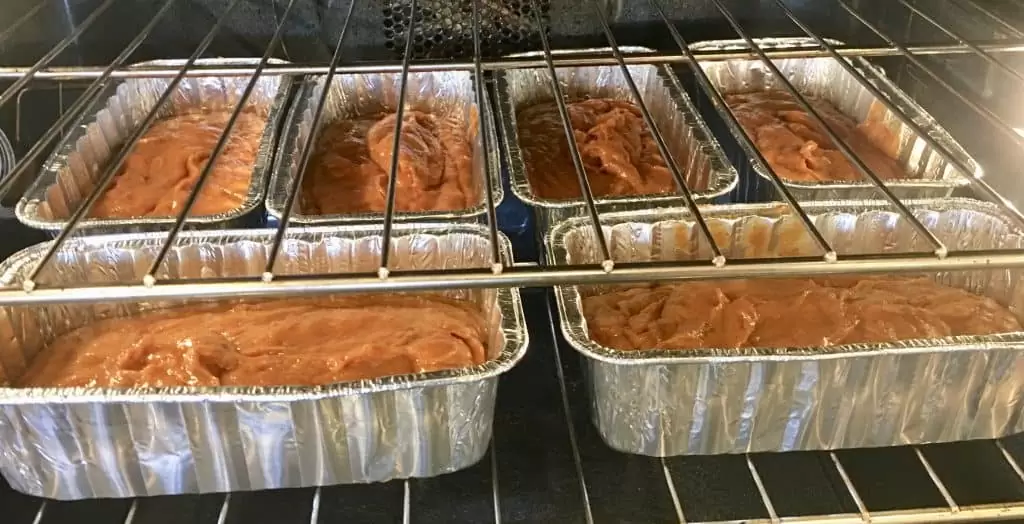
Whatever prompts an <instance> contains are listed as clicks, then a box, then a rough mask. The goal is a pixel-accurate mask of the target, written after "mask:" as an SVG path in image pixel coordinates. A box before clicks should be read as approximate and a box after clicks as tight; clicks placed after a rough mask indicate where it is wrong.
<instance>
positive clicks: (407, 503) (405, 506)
mask: <svg viewBox="0 0 1024 524" xmlns="http://www.w3.org/2000/svg"><path fill="white" fill-rule="evenodd" d="M411 502H412V501H411V497H410V495H409V481H408V480H406V481H403V482H402V524H410V523H411V522H412V503H411Z"/></svg>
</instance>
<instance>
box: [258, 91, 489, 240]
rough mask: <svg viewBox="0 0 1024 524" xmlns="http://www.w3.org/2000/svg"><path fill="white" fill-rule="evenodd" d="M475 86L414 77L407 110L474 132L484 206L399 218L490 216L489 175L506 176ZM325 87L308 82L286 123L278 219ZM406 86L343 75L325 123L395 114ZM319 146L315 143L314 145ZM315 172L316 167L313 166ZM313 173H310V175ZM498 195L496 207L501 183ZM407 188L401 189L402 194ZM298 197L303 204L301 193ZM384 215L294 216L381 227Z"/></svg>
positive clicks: (276, 181) (274, 196)
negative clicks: (485, 125)
mask: <svg viewBox="0 0 1024 524" xmlns="http://www.w3.org/2000/svg"><path fill="white" fill-rule="evenodd" d="M474 82H475V80H474V78H473V76H472V75H471V74H470V73H469V72H466V71H446V72H437V73H410V74H409V78H408V85H407V86H405V89H406V96H407V98H406V104H405V109H406V110H420V111H425V112H429V113H432V114H435V115H444V116H448V117H452V118H455V119H456V120H457V121H459V122H461V123H464V124H465V126H466V128H467V129H468V130H469V133H467V137H468V138H469V140H470V143H471V144H472V147H473V163H472V168H471V169H472V171H473V174H474V178H475V180H476V184H477V185H476V189H477V191H478V192H479V199H478V202H477V203H476V204H475V205H474V206H472V207H470V208H468V209H459V210H453V211H433V212H424V213H409V212H395V213H394V220H395V221H396V222H402V221H413V220H418V221H436V220H450V219H469V220H473V219H477V220H479V218H480V217H481V216H482V215H484V214H485V213H486V211H487V209H486V198H485V197H486V195H485V193H484V191H486V187H487V183H486V177H488V176H490V177H491V178H492V179H493V180H495V181H497V180H500V176H501V172H500V168H499V167H498V166H499V161H498V154H497V150H496V149H492V150H491V151H487V152H485V151H484V148H483V140H482V136H481V134H480V131H481V126H480V118H479V114H478V106H477V104H476V103H475V100H476V96H475V93H474V85H473V83H474ZM323 88H324V78H323V77H319V78H316V79H314V80H307V81H306V82H304V83H303V85H302V87H301V88H300V89H299V92H298V94H297V96H296V102H295V103H294V104H292V108H291V110H290V111H289V115H288V119H287V121H286V124H285V125H286V129H287V131H286V132H285V135H284V137H283V140H282V154H281V155H279V157H278V159H277V161H276V162H275V163H276V165H275V167H274V173H273V176H272V177H271V179H270V192H269V194H268V195H267V201H266V203H267V213H268V214H269V215H270V216H271V217H273V218H274V219H280V217H281V215H282V212H283V209H284V207H285V206H286V205H287V202H288V198H289V196H290V195H289V189H290V185H291V182H292V179H293V178H294V177H295V171H296V169H297V163H298V160H299V156H300V153H301V149H302V145H303V144H305V142H306V140H307V139H308V137H309V134H310V129H311V127H312V126H313V124H314V122H313V120H314V118H313V117H314V107H315V102H316V101H317V100H318V99H319V97H320V96H321V94H322V92H323ZM401 89H402V85H401V83H400V81H399V75H397V74H389V73H369V74H350V75H337V76H335V77H334V80H333V81H332V82H331V87H330V90H329V92H328V95H327V96H328V98H327V105H326V106H325V108H324V112H323V115H322V117H321V119H320V121H319V125H321V126H328V125H330V124H331V123H333V122H336V121H338V120H342V119H345V118H353V117H358V116H360V115H367V114H376V113H379V112H381V111H394V110H395V109H396V105H397V99H398V96H399V91H400V90H401ZM484 102H485V103H484V110H485V111H490V105H489V104H488V103H487V101H486V100H485V101H484ZM486 132H487V133H488V136H489V143H491V144H495V143H497V137H496V136H495V134H494V129H492V128H487V129H486ZM314 147H315V145H314ZM485 154H488V155H490V157H491V158H490V165H491V166H492V171H491V173H486V172H485V166H484V158H483V157H484V155H485ZM310 168H312V167H310ZM308 174H309V173H307V175H308ZM493 187H494V190H493V191H492V196H493V199H494V203H495V205H497V204H500V203H501V199H502V188H501V184H498V183H496V184H494V185H493ZM400 190H401V189H399V191H400ZM299 191H300V195H299V196H298V198H299V200H300V201H301V198H302V196H301V191H302V189H301V188H300V189H299ZM383 218H384V212H379V213H359V214H356V213H353V214H344V215H343V214H335V215H310V214H304V213H302V212H301V209H300V207H299V206H298V202H297V203H296V207H295V210H294V212H293V213H292V215H291V221H290V223H291V224H294V225H328V224H353V223H379V222H381V221H382V220H383Z"/></svg>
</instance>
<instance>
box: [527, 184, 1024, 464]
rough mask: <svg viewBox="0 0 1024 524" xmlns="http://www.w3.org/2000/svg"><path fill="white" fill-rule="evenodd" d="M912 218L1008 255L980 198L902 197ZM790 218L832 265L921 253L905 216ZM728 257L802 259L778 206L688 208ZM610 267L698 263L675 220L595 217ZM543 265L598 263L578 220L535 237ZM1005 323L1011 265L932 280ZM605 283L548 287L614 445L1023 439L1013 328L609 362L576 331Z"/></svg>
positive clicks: (808, 245) (1003, 229)
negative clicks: (833, 253) (974, 298)
mask: <svg viewBox="0 0 1024 524" xmlns="http://www.w3.org/2000/svg"><path fill="white" fill-rule="evenodd" d="M908 204H909V205H910V208H911V209H912V210H914V213H915V216H917V217H918V218H919V219H920V220H922V221H923V222H925V223H926V224H927V225H928V227H929V228H930V229H931V230H932V231H934V232H935V233H936V234H937V235H938V236H939V237H940V238H942V239H943V241H945V242H947V243H949V244H950V245H953V246H956V248H957V249H959V250H987V249H998V248H1004V247H1020V246H1022V245H1024V234H1022V232H1021V230H1020V229H1017V228H1015V227H1013V225H1012V223H1011V222H1010V221H1009V220H1008V218H1007V217H1006V216H1005V214H1004V213H1002V212H1000V211H999V209H998V208H997V207H996V206H994V205H991V204H988V203H983V202H979V201H974V200H963V199H943V200H932V201H928V200H922V201H908ZM805 209H806V210H807V212H808V214H809V216H811V217H812V219H813V220H814V222H815V225H816V226H817V227H819V228H820V230H821V231H823V232H824V233H825V234H826V235H827V237H828V239H829V241H830V242H831V243H833V245H835V246H836V247H837V249H838V251H839V252H840V254H841V256H842V255H850V254H856V253H885V252H895V251H920V250H927V248H928V244H927V242H926V241H925V240H924V239H922V238H921V237H920V236H919V235H916V234H915V233H914V229H913V227H912V226H911V225H910V224H909V223H908V222H909V221H908V220H907V219H906V218H905V217H902V216H901V215H900V214H898V213H895V212H893V211H891V210H889V209H888V208H887V207H886V206H885V205H884V204H882V203H877V202H876V203H871V202H862V203H850V202H820V203H814V204H808V205H807V206H806V207H805ZM703 211H704V216H705V217H706V218H707V220H708V224H709V226H711V229H712V230H713V231H714V232H715V237H716V241H717V242H718V244H719V246H721V247H722V248H723V250H724V251H725V252H726V256H729V257H731V258H734V259H740V258H752V257H755V258H756V257H767V258H773V257H779V256H792V255H794V254H800V253H802V252H805V251H807V250H808V249H813V245H814V244H813V242H812V241H811V239H810V238H808V237H807V236H806V233H804V232H803V230H802V228H801V226H800V224H799V223H798V221H797V219H796V218H795V217H793V215H792V214H791V213H789V212H788V211H786V209H785V207H782V206H779V205H775V204H768V205H744V206H716V207H710V208H706V209H704V210H703ZM604 231H605V234H606V236H607V237H608V243H609V246H611V249H612V252H613V257H614V258H615V260H617V261H628V260H634V261H639V260H644V261H664V260H685V259H693V258H701V257H703V256H706V254H707V252H708V250H707V246H706V244H703V243H700V242H698V236H697V234H696V233H695V227H694V224H693V220H692V217H691V216H690V215H689V213H687V212H685V211H682V210H680V211H678V212H675V213H667V212H664V211H661V212H656V211H649V210H647V211H637V212H623V213H615V214H609V215H605V217H604ZM547 245H548V254H549V260H550V261H551V262H552V263H555V264H566V263H581V262H584V261H587V260H593V259H594V258H595V257H598V256H599V255H597V250H596V248H595V246H594V242H593V234H592V233H591V230H590V228H589V226H588V225H587V224H585V223H584V222H583V221H582V220H581V219H578V218H577V219H571V220H568V221H564V222H562V223H560V224H558V225H557V226H556V227H555V228H554V229H553V230H552V231H551V233H550V234H549V235H548V237H547ZM933 274H934V275H935V278H936V279H937V280H938V281H939V282H941V283H944V284H947V285H951V286H954V287H960V288H964V289H967V290H969V291H972V292H975V293H978V294H982V295H984V296H988V297H991V298H993V299H995V300H997V301H999V302H1001V303H1003V304H1006V305H1008V306H1009V307H1010V308H1011V310H1013V311H1014V312H1016V313H1017V314H1018V315H1021V314H1022V312H1024V285H1022V284H1021V273H1020V270H1019V269H1018V270H1006V269H990V270H977V271H966V272H965V271H961V272H942V273H933ZM606 289H608V287H607V286H580V287H569V286H563V287H557V288H556V297H557V299H558V307H559V310H560V313H561V318H562V332H563V333H564V334H565V336H566V338H567V339H568V341H569V343H570V344H571V345H572V346H573V347H574V348H576V349H577V350H578V351H580V352H581V353H582V354H583V356H584V357H585V360H586V368H587V371H588V373H587V377H588V380H587V387H588V390H589V393H590V395H591V400H592V408H593V411H592V415H593V418H594V420H595V423H596V425H597V427H598V430H599V431H600V433H601V435H602V437H603V438H604V439H605V441H606V442H607V443H608V444H609V445H610V446H612V447H613V448H615V449H618V450H620V451H626V452H630V453H639V454H645V455H654V456H673V455H681V454H718V453H743V452H760V451H793V450H818V449H838V448H853V447H876V446H896V445H905V444H924V443H933V442H950V441H956V440H968V439H981V438H996V437H1002V436H1006V435H1009V434H1012V433H1016V432H1020V431H1022V430H1024V420H1022V419H1021V417H1019V415H1018V413H1017V412H1016V409H1014V406H1016V405H1018V404H1019V403H1020V401H1021V400H1022V397H1021V391H1022V390H1024V373H1022V371H1024V352H1022V350H1024V333H1012V334H1003V335H992V336H978V337H949V338H946V339H937V340H917V341H904V342H899V343H893V344H875V345H872V344H854V345H843V346H835V347H828V348H750V349H747V348H743V349H716V348H707V349H700V350H685V351H670V350H657V351H654V350H652V351H631V352H623V351H617V350H613V349H610V348H606V347H603V346H600V345H598V344H596V343H594V342H593V341H591V340H590V339H589V337H588V335H587V327H586V321H585V319H584V317H583V313H582V302H581V301H582V297H583V296H587V295H589V294H592V293H598V292H600V291H602V290H606Z"/></svg>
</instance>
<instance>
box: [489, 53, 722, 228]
mask: <svg viewBox="0 0 1024 524" xmlns="http://www.w3.org/2000/svg"><path fill="white" fill-rule="evenodd" d="M620 49H621V51H622V52H623V53H627V54H628V53H640V52H648V51H650V49H647V48H643V47H621V48H620ZM610 51H611V50H610V49H608V48H605V49H579V50H570V51H553V52H552V53H553V54H555V55H566V54H573V53H591V52H604V53H608V52H610ZM511 56H513V57H543V56H544V53H543V52H532V53H520V54H516V55H511ZM628 67H629V73H630V76H632V78H633V81H634V83H636V86H637V89H638V91H639V92H640V95H641V97H642V98H643V100H644V103H646V105H647V108H648V109H649V110H650V112H651V117H652V118H653V119H654V123H655V126H656V127H657V131H658V132H660V133H661V134H662V136H663V137H664V138H665V142H666V144H667V145H668V147H669V152H670V153H671V156H672V158H673V159H674V160H675V162H676V165H677V166H678V167H679V169H680V171H681V172H682V174H683V176H684V177H685V180H686V184H687V187H688V188H689V189H690V190H691V191H692V193H693V196H694V198H696V199H698V200H703V201H707V200H710V199H713V198H715V197H718V196H721V195H724V194H726V193H728V192H729V191H731V190H732V189H733V188H734V187H735V186H736V181H737V174H736V169H735V168H734V167H733V166H732V165H731V164H729V161H728V160H727V159H726V156H725V153H724V152H723V151H722V148H721V147H720V146H719V145H718V141H717V140H715V138H714V136H713V135H712V133H711V131H710V130H708V128H707V126H706V125H705V124H704V121H703V120H701V119H700V118H699V117H698V116H697V110H696V109H695V108H694V107H693V104H692V103H691V102H690V99H689V97H687V96H686V94H685V93H684V92H683V90H682V88H681V86H680V85H679V81H678V79H677V78H676V77H675V75H673V74H672V72H671V71H670V70H669V69H668V67H665V66H655V65H630V66H628ZM555 71H556V76H557V78H558V81H559V83H560V84H561V88H562V94H563V95H565V97H566V100H567V101H568V102H575V101H580V100H586V99H588V98H614V99H618V100H628V101H630V102H633V103H636V98H635V97H634V96H633V92H632V90H631V89H630V88H629V85H628V84H627V83H626V79H625V77H624V76H623V74H622V69H621V68H620V67H619V66H618V65H610V66H585V67H559V68H556V69H555ZM495 81H496V84H497V95H498V115H499V119H498V122H499V124H498V125H499V126H500V129H501V133H502V135H503V136H504V137H505V142H506V144H507V146H508V161H509V164H508V165H509V174H510V178H511V186H512V191H513V192H514V193H515V194H516V196H518V197H519V198H520V199H521V200H523V201H524V202H526V203H529V204H531V205H533V206H535V207H536V208H537V209H538V211H539V215H540V218H541V220H542V226H543V227H546V226H547V225H550V224H553V223H554V222H555V221H557V220H560V219H563V218H568V217H572V216H581V215H583V214H585V213H586V210H587V207H586V200H585V199H584V198H577V199H571V200H555V199H549V198H542V197H540V196H539V195H537V193H536V192H535V191H534V189H533V187H532V186H531V185H530V180H529V177H527V174H526V165H525V162H524V159H523V152H522V150H521V149H520V145H519V129H518V124H517V122H516V115H517V114H518V113H519V111H520V110H522V109H524V108H526V107H529V106H531V105H535V104H537V103H540V102H550V101H551V100H554V96H553V95H552V93H551V75H550V73H549V71H548V69H547V68H546V67H538V68H525V69H509V70H505V71H499V72H496V73H495ZM554 139H555V140H563V141H564V140H565V137H564V136H558V137H555V138H554ZM666 161H668V159H666ZM573 183H575V179H574V182H573ZM594 201H595V203H597V204H598V206H599V210H600V211H602V212H605V211H614V210H620V209H629V208H636V207H638V206H641V207H650V206H684V205H686V200H685V199H684V198H683V197H682V196H681V194H679V193H670V194H663V195H637V196H622V197H605V198H595V199H594ZM545 219H546V221H545Z"/></svg>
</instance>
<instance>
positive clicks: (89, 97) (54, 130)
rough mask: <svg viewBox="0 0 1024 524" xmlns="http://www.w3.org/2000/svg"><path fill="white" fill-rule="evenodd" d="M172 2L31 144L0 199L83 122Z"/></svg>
mask: <svg viewBox="0 0 1024 524" xmlns="http://www.w3.org/2000/svg"><path fill="white" fill-rule="evenodd" d="M175 2H177V0H167V1H166V2H164V4H163V5H162V6H160V9H158V10H157V12H156V13H155V14H154V15H153V18H152V19H150V21H149V23H148V24H146V26H145V27H143V28H142V30H141V31H139V34H138V35H136V36H135V38H134V39H133V40H132V41H131V42H129V43H128V45H127V46H125V48H124V50H123V51H121V54H119V55H117V57H116V58H114V60H113V61H112V62H111V63H110V65H109V66H107V68H106V69H105V70H104V71H103V74H101V75H100V76H99V77H98V78H96V80H94V81H93V82H92V84H91V85H89V87H88V88H86V90H85V91H84V92H82V94H81V95H80V96H79V97H78V100H76V101H75V103H74V104H72V106H71V107H70V108H68V110H67V111H65V112H64V113H63V114H61V116H60V118H58V119H57V121H56V122H54V124H53V125H52V126H50V128H49V129H48V130H47V131H46V133H44V134H43V136H42V137H41V138H40V139H39V140H37V141H36V143H35V144H33V146H32V148H31V149H29V151H28V152H27V153H25V155H23V156H22V157H21V160H19V161H18V162H17V164H15V166H14V167H13V168H12V169H11V171H10V172H9V173H8V174H7V176H5V177H3V179H2V180H0V197H2V196H4V195H6V194H7V192H8V191H10V189H11V188H12V187H15V186H16V184H17V182H18V181H20V180H21V178H22V177H23V176H24V175H25V172H26V171H28V169H29V168H30V167H31V166H32V165H33V161H34V160H35V159H36V158H38V157H39V155H41V154H42V153H43V152H44V151H46V150H47V149H48V146H49V144H50V143H51V142H52V141H53V140H54V139H55V138H57V135H60V134H62V133H64V131H65V129H66V128H68V127H75V126H78V125H81V123H82V120H84V119H85V117H86V116H87V115H86V110H87V109H88V108H89V107H90V106H91V105H92V104H93V102H94V101H95V98H96V97H97V96H99V94H100V93H101V92H102V90H103V88H104V87H105V86H106V82H107V79H109V78H110V75H111V74H112V73H113V71H114V69H116V68H118V67H121V65H123V64H124V63H125V62H126V61H128V59H129V58H131V56H132V55H133V54H134V53H135V51H136V50H137V49H138V48H139V46H141V45H142V44H143V42H145V41H146V39H147V38H148V37H149V35H150V34H151V33H152V32H153V30H154V29H156V26H157V24H159V23H160V21H161V20H162V19H163V17H164V15H166V14H167V13H168V12H170V9H171V7H172V6H173V5H174V3H175ZM43 4H45V2H40V5H43ZM63 85H64V84H59V86H61V87H63ZM27 91H28V90H22V91H21V92H20V93H18V97H19V100H18V104H19V105H18V112H19V114H18V116H17V117H16V120H17V123H18V125H19V126H20V124H21V117H20V109H21V105H20V102H21V100H20V97H21V95H23V94H25V93H26V92H27ZM60 107H61V109H63V108H64V104H63V101H61V104H60ZM69 122H73V123H71V125H70V126H69V125H68V124H69ZM15 134H16V136H17V138H18V141H19V142H20V139H21V129H20V127H19V129H18V130H17V131H16V132H15ZM66 141H67V137H66V136H65V137H64V139H62V140H61V141H60V142H59V143H58V145H57V148H60V147H63V145H64V144H65V143H66Z"/></svg>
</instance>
